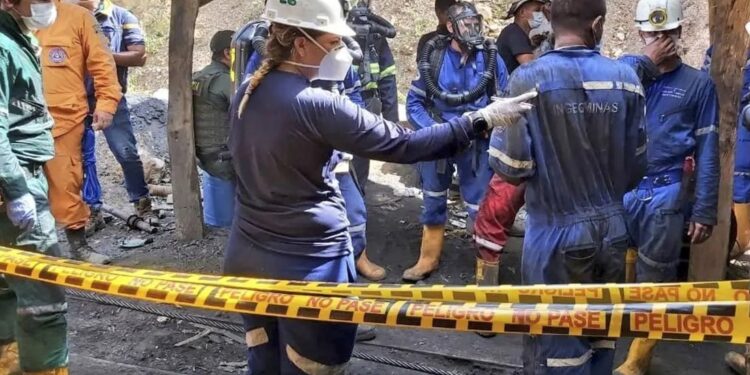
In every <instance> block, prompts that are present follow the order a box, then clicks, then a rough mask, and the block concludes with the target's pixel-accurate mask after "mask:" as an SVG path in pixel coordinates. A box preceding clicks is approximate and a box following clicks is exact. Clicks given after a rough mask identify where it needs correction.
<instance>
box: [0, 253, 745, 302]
mask: <svg viewBox="0 0 750 375" xmlns="http://www.w3.org/2000/svg"><path fill="white" fill-rule="evenodd" d="M6 258H7V259H9V260H11V261H13V262H15V263H21V262H24V261H27V260H32V259H33V260H36V261H39V262H44V263H45V264H49V265H64V266H67V267H73V268H78V269H81V270H88V271H102V272H106V273H108V274H113V275H126V276H139V277H148V278H150V279H156V280H163V281H172V282H190V283H194V284H201V285H209V286H219V287H227V288H237V289H243V290H258V291H269V292H280V293H296V294H313V295H337V296H344V297H363V298H374V299H394V300H409V301H413V300H418V301H435V302H478V303H524V304H536V303H551V304H581V303H587V304H606V305H610V304H617V303H661V302H716V301H750V280H739V281H718V282H694V283H672V284H652V283H648V284H647V283H643V284H570V285H530V286H513V285H501V286H494V287H478V286H474V285H467V286H450V285H428V286H420V285H409V284H337V283H326V282H304V281H285V280H266V279H253V278H243V277H231V276H210V275H200V274H188V273H179V272H168V271H154V270H140V269H133V268H126V267H114V266H96V265H90V264H86V263H82V262H78V261H74V260H69V259H57V258H51V257H47V256H44V255H41V254H37V253H30V252H25V251H21V250H15V249H8V248H2V247H0V260H2V259H6Z"/></svg>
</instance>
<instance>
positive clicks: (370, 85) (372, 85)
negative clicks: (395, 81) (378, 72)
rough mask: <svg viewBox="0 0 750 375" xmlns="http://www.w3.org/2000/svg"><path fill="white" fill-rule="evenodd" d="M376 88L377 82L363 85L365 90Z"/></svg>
mask: <svg viewBox="0 0 750 375" xmlns="http://www.w3.org/2000/svg"><path fill="white" fill-rule="evenodd" d="M377 88H378V83H377V82H370V83H368V84H366V85H365V88H364V89H365V90H375V89H377Z"/></svg>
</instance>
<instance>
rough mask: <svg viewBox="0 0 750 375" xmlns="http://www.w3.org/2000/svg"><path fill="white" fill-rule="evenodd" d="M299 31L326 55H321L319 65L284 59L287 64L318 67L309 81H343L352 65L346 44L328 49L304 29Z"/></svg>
mask: <svg viewBox="0 0 750 375" xmlns="http://www.w3.org/2000/svg"><path fill="white" fill-rule="evenodd" d="M299 31H301V32H302V34H305V37H307V39H309V40H310V41H311V42H313V43H314V44H315V45H316V46H318V48H320V49H321V50H323V51H324V52H325V53H326V55H325V56H324V57H323V60H320V65H308V64H301V63H298V62H295V61H286V62H287V63H288V64H291V65H294V66H300V67H303V68H311V69H318V74H317V75H316V76H315V77H313V78H312V79H310V80H311V81H315V80H324V81H335V82H338V81H343V80H344V78H346V73H348V72H349V70H350V69H351V67H352V60H353V59H352V55H351V54H350V53H349V50H348V49H347V48H346V45H345V44H344V43H341V45H339V46H337V47H336V48H334V49H332V50H330V51H328V50H326V49H325V48H324V47H323V46H321V45H320V43H318V41H316V40H315V39H314V38H313V37H311V36H310V35H309V34H308V33H306V32H305V31H304V30H302V29H299Z"/></svg>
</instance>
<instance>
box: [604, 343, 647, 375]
mask: <svg viewBox="0 0 750 375" xmlns="http://www.w3.org/2000/svg"><path fill="white" fill-rule="evenodd" d="M657 342H658V341H657V340H649V339H635V340H633V343H632V344H630V350H629V351H628V358H627V359H625V363H623V364H622V365H620V367H618V368H617V369H616V370H615V371H614V372H613V373H612V374H613V375H646V373H647V372H648V368H649V366H650V365H651V356H652V354H653V352H654V347H655V346H656V343H657Z"/></svg>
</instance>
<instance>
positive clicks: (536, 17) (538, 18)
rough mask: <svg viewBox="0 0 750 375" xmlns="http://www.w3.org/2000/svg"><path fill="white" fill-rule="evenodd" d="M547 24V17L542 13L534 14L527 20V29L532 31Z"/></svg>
mask: <svg viewBox="0 0 750 375" xmlns="http://www.w3.org/2000/svg"><path fill="white" fill-rule="evenodd" d="M545 22H547V17H545V16H544V12H534V13H532V15H531V19H530V20H529V27H531V28H532V29H538V28H539V27H541V26H542V25H544V23H545Z"/></svg>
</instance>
